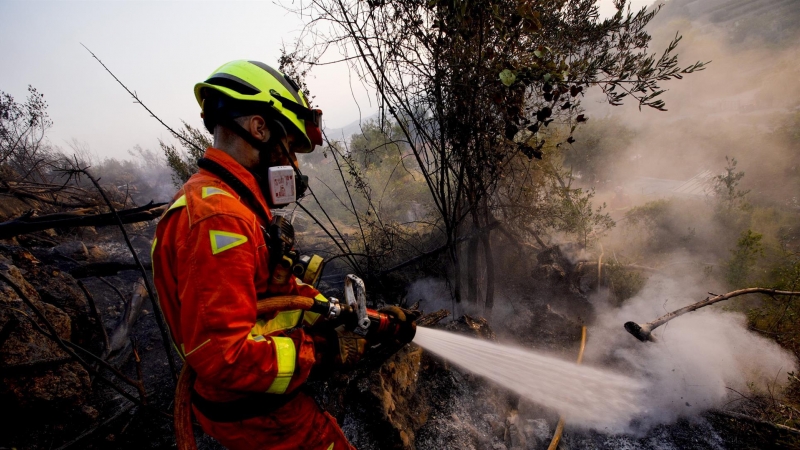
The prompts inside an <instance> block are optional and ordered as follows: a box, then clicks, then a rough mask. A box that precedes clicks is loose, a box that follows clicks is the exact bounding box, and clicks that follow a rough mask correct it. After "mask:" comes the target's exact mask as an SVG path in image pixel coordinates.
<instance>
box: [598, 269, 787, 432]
mask: <svg viewBox="0 0 800 450" xmlns="http://www.w3.org/2000/svg"><path fill="white" fill-rule="evenodd" d="M706 284H707V283H706ZM702 285H703V283H702V282H699V280H697V279H692V277H681V278H670V277H667V276H662V275H656V276H653V277H651V278H650V280H649V281H648V282H647V284H646V285H645V287H644V288H643V289H642V291H641V292H640V293H639V294H638V295H637V296H636V297H634V298H632V299H630V300H628V301H626V302H625V304H624V305H623V306H622V307H621V308H619V309H612V308H608V307H603V306H602V305H599V304H598V306H600V313H599V315H598V320H597V323H596V324H595V325H594V326H591V327H589V333H588V340H587V345H586V360H587V361H588V362H590V363H591V362H594V363H596V364H597V363H600V362H609V361H615V362H614V363H613V364H614V365H616V366H617V367H627V370H630V373H629V374H630V375H635V376H636V377H637V378H640V379H642V380H645V381H648V382H649V385H650V388H649V392H648V395H647V398H646V401H645V405H644V413H643V416H642V422H643V423H642V425H644V427H648V426H651V425H655V424H658V423H670V422H673V421H675V420H676V419H677V418H679V417H690V416H693V415H696V414H699V413H701V412H704V411H706V410H709V409H712V408H723V407H725V406H726V405H727V404H728V403H731V402H735V401H737V400H743V399H744V396H748V397H749V396H752V395H753V394H754V393H773V394H775V395H777V392H779V391H780V388H781V387H782V386H783V385H784V384H785V382H786V381H787V372H789V371H792V370H794V369H795V367H796V361H795V360H794V357H793V356H792V355H791V354H790V353H789V352H788V351H786V350H784V349H782V348H781V347H780V346H778V344H776V343H775V342H774V341H771V340H769V339H766V338H764V337H762V336H759V335H757V334H755V333H754V332H752V331H750V330H748V329H747V325H746V317H745V316H744V314H741V313H738V312H733V311H726V310H725V305H724V304H722V305H714V306H710V307H707V308H705V309H701V310H698V311H695V312H692V313H688V314H686V315H683V316H680V317H678V318H676V319H674V320H672V321H670V322H668V323H667V324H665V325H662V326H661V327H660V328H658V329H656V331H654V336H656V337H657V339H658V342H657V343H650V342H648V343H643V342H640V341H638V340H637V339H636V338H634V337H633V336H631V335H630V334H628V333H627V332H625V330H624V329H623V327H622V325H623V324H624V323H625V322H627V321H629V320H632V321H634V322H638V323H644V322H648V321H651V320H653V319H655V318H657V317H659V316H661V315H663V314H666V313H667V312H669V311H673V310H675V309H678V308H680V307H683V306H686V305H688V304H691V303H694V302H697V301H700V300H702V299H703V298H704V297H705V296H706V295H708V294H707V293H705V292H703V291H702V290H701V289H700V288H698V287H697V286H702ZM595 300H596V303H602V299H601V298H600V297H599V296H598V298H596V299H595Z"/></svg>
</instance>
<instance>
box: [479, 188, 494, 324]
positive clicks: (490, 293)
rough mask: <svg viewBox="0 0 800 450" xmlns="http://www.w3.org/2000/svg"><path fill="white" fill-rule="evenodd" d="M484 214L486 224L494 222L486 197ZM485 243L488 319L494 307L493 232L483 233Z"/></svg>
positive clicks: (481, 236)
mask: <svg viewBox="0 0 800 450" xmlns="http://www.w3.org/2000/svg"><path fill="white" fill-rule="evenodd" d="M483 212H484V216H485V219H486V223H487V224H488V223H490V222H492V218H491V213H490V212H489V204H488V201H487V200H486V197H484V198H483ZM480 238H481V242H482V243H483V262H484V264H486V301H485V303H484V313H483V314H484V316H485V317H486V319H490V318H491V317H492V307H494V254H493V253H492V231H491V230H486V233H481V235H480Z"/></svg>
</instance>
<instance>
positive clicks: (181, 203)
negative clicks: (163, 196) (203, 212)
mask: <svg viewBox="0 0 800 450" xmlns="http://www.w3.org/2000/svg"><path fill="white" fill-rule="evenodd" d="M182 206H186V195H181V196H180V197H178V199H177V200H175V201H174V202H172V204H171V205H169V209H168V210H167V211H172V210H173V209H177V208H180V207H182Z"/></svg>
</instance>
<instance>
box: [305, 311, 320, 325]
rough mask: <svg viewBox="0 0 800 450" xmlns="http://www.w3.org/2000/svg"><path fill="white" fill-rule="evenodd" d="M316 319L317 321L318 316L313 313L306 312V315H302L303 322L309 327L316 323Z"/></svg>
mask: <svg viewBox="0 0 800 450" xmlns="http://www.w3.org/2000/svg"><path fill="white" fill-rule="evenodd" d="M317 319H319V314H317V313H315V312H311V311H306V313H305V314H303V322H305V323H307V324H309V325H314V323H315V322H316V321H317Z"/></svg>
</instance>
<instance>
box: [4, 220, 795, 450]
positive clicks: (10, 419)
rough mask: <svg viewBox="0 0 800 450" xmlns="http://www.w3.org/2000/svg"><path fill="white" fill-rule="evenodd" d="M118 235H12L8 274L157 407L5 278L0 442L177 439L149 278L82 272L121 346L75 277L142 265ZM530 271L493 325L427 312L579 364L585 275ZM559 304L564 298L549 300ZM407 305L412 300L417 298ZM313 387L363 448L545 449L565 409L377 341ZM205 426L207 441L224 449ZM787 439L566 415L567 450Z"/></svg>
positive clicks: (548, 262)
mask: <svg viewBox="0 0 800 450" xmlns="http://www.w3.org/2000/svg"><path fill="white" fill-rule="evenodd" d="M152 231H153V230H152V227H141V228H135V229H132V232H133V234H134V238H133V242H134V246H135V247H136V250H137V252H138V254H139V255H140V256H141V257H142V259H143V260H144V262H145V264H149V249H150V244H151V241H150V236H152ZM119 242H121V239H120V237H119V236H118V234H117V233H116V232H115V231H114V230H104V229H101V230H99V231H98V232H92V231H84V232H83V235H78V236H73V237H71V238H70V239H66V240H65V239H63V238H57V237H54V236H48V237H42V238H41V239H39V238H32V239H28V240H21V241H14V242H8V241H7V242H6V243H5V244H3V245H1V246H0V271H2V272H3V273H4V274H5V275H6V276H8V277H9V278H11V279H12V280H13V281H14V282H15V283H16V284H18V285H19V286H21V287H22V288H23V290H24V292H25V293H26V294H27V295H28V296H29V297H30V298H31V299H32V301H33V302H34V304H35V305H36V306H37V307H38V308H39V309H41V310H43V311H45V315H46V317H47V318H48V320H49V321H51V322H52V323H53V324H54V325H55V327H56V329H57V331H58V334H59V336H60V337H61V338H62V339H65V340H70V341H71V342H74V343H76V344H78V345H80V346H82V347H83V348H86V349H87V350H89V351H91V352H93V353H95V354H98V355H104V357H105V359H106V360H107V361H108V363H109V364H111V365H113V366H114V367H117V368H119V370H120V371H121V372H122V373H123V374H124V375H125V376H127V377H128V378H129V379H130V380H132V381H134V382H136V381H137V380H139V379H140V378H139V377H140V375H139V374H141V382H142V384H143V386H144V389H145V391H146V405H141V404H136V403H133V402H131V401H129V400H128V399H126V398H125V397H124V396H123V395H121V394H120V393H119V392H117V391H116V390H114V389H112V388H111V387H109V385H108V384H107V383H106V382H104V379H108V380H113V382H114V383H115V384H116V385H117V386H120V387H122V388H123V389H124V390H125V392H127V393H128V394H129V395H131V396H134V397H137V398H138V396H139V394H138V392H137V389H136V388H134V387H133V386H130V385H128V384H126V383H125V382H123V381H121V380H120V379H119V378H118V377H115V376H114V375H113V374H112V373H111V371H110V370H108V369H104V368H98V365H97V364H96V363H93V362H90V365H92V366H93V367H95V368H98V373H99V376H97V375H93V374H92V373H90V372H89V371H87V370H86V369H84V368H83V367H81V365H80V364H78V363H77V362H75V361H74V360H72V359H71V358H70V357H69V356H68V355H67V354H66V353H65V352H64V351H63V350H61V349H59V348H58V346H57V345H55V344H54V343H53V341H52V340H51V339H48V338H46V337H44V336H43V335H42V334H41V333H40V332H38V331H37V330H36V329H35V328H34V326H33V325H32V324H31V322H30V319H29V318H32V317H33V311H32V310H31V309H30V308H29V307H28V306H26V305H24V304H23V303H22V302H21V300H20V299H19V296H18V295H17V294H16V293H15V292H14V291H13V290H11V289H10V288H9V287H8V286H7V285H5V284H0V286H1V287H0V306H2V308H0V356H2V363H1V364H0V376H1V377H2V386H0V398H1V399H2V404H3V405H4V406H3V409H4V411H5V414H4V420H3V421H0V449H2V448H18V449H67V448H73V449H77V448H80V449H128V448H130V449H134V448H135V449H161V448H173V447H175V446H176V444H175V439H174V434H173V429H172V419H171V417H170V416H169V414H171V409H172V406H173V394H174V382H173V378H172V375H171V372H170V367H169V364H168V363H167V359H166V357H165V350H164V346H163V343H162V340H161V335H160V332H159V329H158V326H157V324H156V321H155V317H154V314H153V312H152V306H151V304H150V302H149V300H147V299H146V298H142V288H141V280H140V276H141V275H140V273H139V272H137V271H135V270H123V271H121V272H119V273H117V274H115V275H108V276H104V277H103V279H102V280H101V279H100V278H98V277H85V278H80V279H79V281H81V282H82V283H83V284H84V286H85V288H86V289H87V290H88V291H89V292H90V294H91V296H92V298H93V299H94V302H95V303H96V308H97V311H98V312H99V316H100V318H101V321H102V326H103V327H104V328H105V330H106V333H107V335H108V336H109V342H110V346H111V347H113V351H112V352H109V351H108V349H107V347H106V344H104V341H105V338H104V337H103V335H102V332H101V331H100V328H99V327H98V324H97V323H96V322H95V319H94V317H95V316H94V314H93V312H92V308H91V306H90V304H89V302H88V300H87V297H86V295H85V294H84V292H83V291H82V289H81V287H80V286H79V285H78V280H76V279H75V278H74V277H73V276H71V275H70V271H73V272H75V269H76V268H78V267H85V266H86V265H87V264H94V263H108V262H109V261H114V262H123V263H126V264H130V263H132V262H133V261H132V258H131V257H130V254H129V253H128V251H127V249H126V248H125V247H123V246H120V244H119ZM531 267H532V269H530V270H528V269H526V270H525V271H524V272H525V273H521V274H515V276H513V277H510V278H511V279H516V280H520V281H519V282H518V283H517V284H506V285H505V286H504V287H503V290H504V292H502V296H503V297H505V298H513V299H514V301H513V302H511V304H510V309H508V310H506V311H505V312H503V313H496V317H494V319H493V322H492V323H493V325H494V326H490V324H489V322H488V321H487V320H486V319H483V318H481V317H478V316H477V315H474V314H473V315H470V314H459V315H458V316H457V318H455V319H453V318H452V317H448V318H446V319H445V320H442V321H441V322H438V323H435V322H437V319H439V318H440V316H435V315H429V316H427V318H424V319H423V321H427V322H426V323H428V326H434V327H438V328H443V329H445V330H449V331H452V332H455V333H465V334H468V335H471V336H477V337H480V338H482V339H490V340H497V341H499V342H510V343H515V344H518V345H523V346H526V347H529V348H533V349H538V350H544V351H547V352H550V353H555V354H559V355H562V356H563V357H564V358H566V359H574V358H575V355H576V354H577V352H578V347H579V344H580V337H581V326H582V325H584V324H589V325H590V324H591V322H592V320H594V311H593V309H592V306H591V304H590V303H589V302H588V300H587V297H586V291H585V284H586V283H584V282H582V281H581V277H580V274H577V275H576V274H575V273H574V267H573V266H572V265H571V264H570V263H569V262H568V261H566V260H565V259H564V258H563V257H562V256H561V255H560V252H559V251H558V250H557V249H555V250H553V251H551V252H549V253H547V252H545V254H543V255H540V256H539V258H538V259H536V260H535V261H532V264H531ZM582 285H584V288H582ZM137 291H138V292H137ZM145 297H146V296H145ZM556 298H557V299H561V300H560V303H553V302H552V301H549V300H548V301H545V300H543V299H556ZM407 300H408V301H409V303H413V302H414V301H416V300H417V299H413V298H409V299H407ZM421 306H422V309H423V310H425V312H426V313H433V312H434V308H432V307H431V305H426V304H425V302H423V303H422V305H421ZM426 309H427V310H426ZM40 325H43V324H41V323H40ZM620 329H621V327H620ZM137 355H138V358H137ZM137 359H138V360H139V361H140V362H137ZM87 361H91V360H89V359H87ZM176 364H177V365H178V366H179V365H180V362H179V361H176ZM308 389H310V390H311V391H312V392H313V393H314V394H315V396H316V398H317V400H318V402H319V403H320V404H321V405H322V406H323V407H324V408H325V409H327V410H328V411H329V412H331V413H332V414H333V415H334V416H335V417H336V418H337V420H338V421H339V423H340V424H341V425H342V428H343V429H344V431H345V434H346V435H347V436H348V438H349V439H350V440H351V442H352V443H353V444H354V445H355V446H356V447H357V448H359V449H362V450H367V449H415V448H416V449H420V450H423V449H425V450H427V449H444V448H446V449H450V448H452V449H495V450H501V449H508V450H511V449H515V450H518V449H546V448H548V445H549V443H550V440H551V438H552V436H553V433H554V430H555V427H556V423H557V422H558V414H557V412H555V411H551V410H546V409H544V408H542V407H539V406H537V405H536V404H534V403H531V402H529V401H525V400H521V399H520V398H519V397H518V396H516V395H514V394H512V393H510V392H508V391H505V390H503V389H500V388H498V387H496V386H493V385H492V384H490V383H487V382H485V381H483V380H481V379H479V378H477V377H475V376H472V375H470V374H469V373H468V372H465V371H463V370H460V369H457V368H455V367H452V366H451V365H449V364H448V363H447V362H446V361H443V360H441V359H439V358H437V357H434V356H431V355H429V354H427V353H426V352H424V351H423V350H422V349H421V348H419V347H418V346H416V345H414V344H410V345H407V346H405V347H404V348H402V349H399V350H397V351H395V349H384V350H380V349H379V350H378V351H376V352H374V354H372V355H370V356H369V357H367V358H366V359H365V361H363V362H362V364H361V365H360V366H359V367H358V368H357V369H356V370H354V371H352V372H349V373H335V374H332V375H330V376H329V377H328V378H326V379H324V380H317V381H313V382H311V383H309V386H308ZM195 431H196V432H195V435H196V438H197V440H198V447H199V448H201V449H206V450H209V449H219V448H221V446H219V444H217V443H215V442H214V441H213V439H211V438H209V437H207V436H204V435H203V434H202V433H201V432H200V431H199V430H195ZM790 437H791V436H789V437H788V438H787V436H786V435H784V434H781V432H780V431H777V430H776V429H775V428H774V427H769V426H767V425H764V424H760V423H758V422H752V421H746V420H740V419H735V418H732V417H730V416H727V415H722V414H718V413H705V414H702V415H699V416H695V417H692V418H685V419H680V420H678V421H677V422H676V423H672V424H669V425H660V426H656V427H654V428H651V429H649V430H646V431H643V432H641V433H639V434H638V435H618V434H609V433H602V432H598V431H588V430H581V429H575V428H573V427H570V425H569V423H568V422H567V426H566V430H565V432H564V435H563V438H562V440H561V444H560V446H559V448H561V449H683V448H692V449H750V448H752V449H760V448H776V447H784V448H791V444H790V443H789V442H790V441H789V440H788V439H789V438H790Z"/></svg>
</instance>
